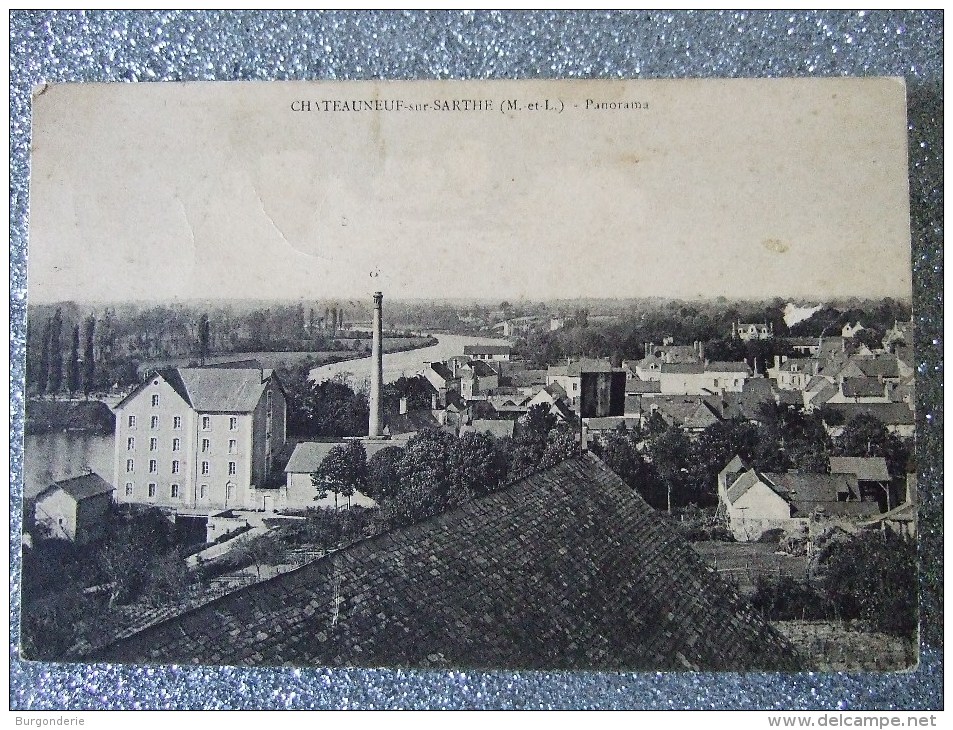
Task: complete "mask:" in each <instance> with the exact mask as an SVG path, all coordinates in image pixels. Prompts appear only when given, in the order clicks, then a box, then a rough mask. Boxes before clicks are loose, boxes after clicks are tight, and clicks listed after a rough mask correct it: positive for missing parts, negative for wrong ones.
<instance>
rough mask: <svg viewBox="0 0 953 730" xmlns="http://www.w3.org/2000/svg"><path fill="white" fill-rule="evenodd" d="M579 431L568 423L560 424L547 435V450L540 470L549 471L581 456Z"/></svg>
mask: <svg viewBox="0 0 953 730" xmlns="http://www.w3.org/2000/svg"><path fill="white" fill-rule="evenodd" d="M577 433H578V431H577V430H576V429H575V428H573V427H572V426H571V425H570V424H568V423H558V424H556V426H554V427H553V428H552V429H551V430H550V432H549V433H548V434H546V448H545V450H544V451H543V455H542V458H541V459H540V462H539V466H538V468H540V469H548V468H549V467H551V466H555V465H556V464H559V463H560V462H563V461H565V460H566V459H570V458H572V457H573V456H578V455H579V442H578V441H577V439H576V436H577Z"/></svg>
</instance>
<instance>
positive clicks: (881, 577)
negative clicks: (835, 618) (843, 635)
mask: <svg viewBox="0 0 953 730" xmlns="http://www.w3.org/2000/svg"><path fill="white" fill-rule="evenodd" d="M818 564H819V567H820V568H821V570H823V571H824V579H823V584H824V589H825V592H826V594H827V597H828V599H829V600H830V601H831V602H832V604H833V605H834V606H835V608H836V610H837V613H838V615H839V616H840V617H842V618H848V619H862V620H864V621H867V622H869V623H870V624H871V626H873V627H874V628H876V629H878V630H880V631H883V632H885V633H888V634H894V635H898V636H910V635H912V634H913V633H914V632H915V631H916V628H917V551H916V545H915V544H914V543H913V542H907V541H905V540H902V539H901V538H899V537H896V536H894V535H893V534H892V533H889V532H887V533H883V534H879V533H875V534H871V533H865V534H861V535H858V536H857V537H854V538H853V539H850V540H845V541H841V542H838V541H831V542H829V543H828V544H827V545H825V546H824V548H822V554H821V555H819V556H818Z"/></svg>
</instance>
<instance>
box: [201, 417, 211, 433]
mask: <svg viewBox="0 0 953 730" xmlns="http://www.w3.org/2000/svg"><path fill="white" fill-rule="evenodd" d="M211 427H212V419H211V418H209V417H208V416H202V430H203V431H208V430H209V429H210V428H211Z"/></svg>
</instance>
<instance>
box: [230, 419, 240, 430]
mask: <svg viewBox="0 0 953 730" xmlns="http://www.w3.org/2000/svg"><path fill="white" fill-rule="evenodd" d="M228 430H229V431H237V430H238V419H237V418H236V417H235V416H231V417H230V418H229V419H228Z"/></svg>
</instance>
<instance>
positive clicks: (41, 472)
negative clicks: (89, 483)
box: [23, 431, 114, 497]
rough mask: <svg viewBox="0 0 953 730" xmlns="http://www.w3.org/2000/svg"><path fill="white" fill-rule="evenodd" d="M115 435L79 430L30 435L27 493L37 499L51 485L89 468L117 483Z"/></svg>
mask: <svg viewBox="0 0 953 730" xmlns="http://www.w3.org/2000/svg"><path fill="white" fill-rule="evenodd" d="M113 443H114V442H113V436H112V434H107V435H105V436H104V435H102V434H92V433H83V432H79V431H52V432H50V433H35V434H27V435H26V436H25V437H24V441H23V494H24V496H25V497H35V496H36V495H37V494H38V493H39V492H41V491H42V490H44V489H46V487H48V486H49V485H50V483H51V482H55V481H59V480H61V479H68V478H69V477H77V476H80V475H82V474H85V473H86V471H87V467H88V468H89V469H92V470H93V471H94V472H96V473H97V474H99V476H101V477H102V478H103V479H105V480H106V481H107V482H110V483H112V480H113Z"/></svg>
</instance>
